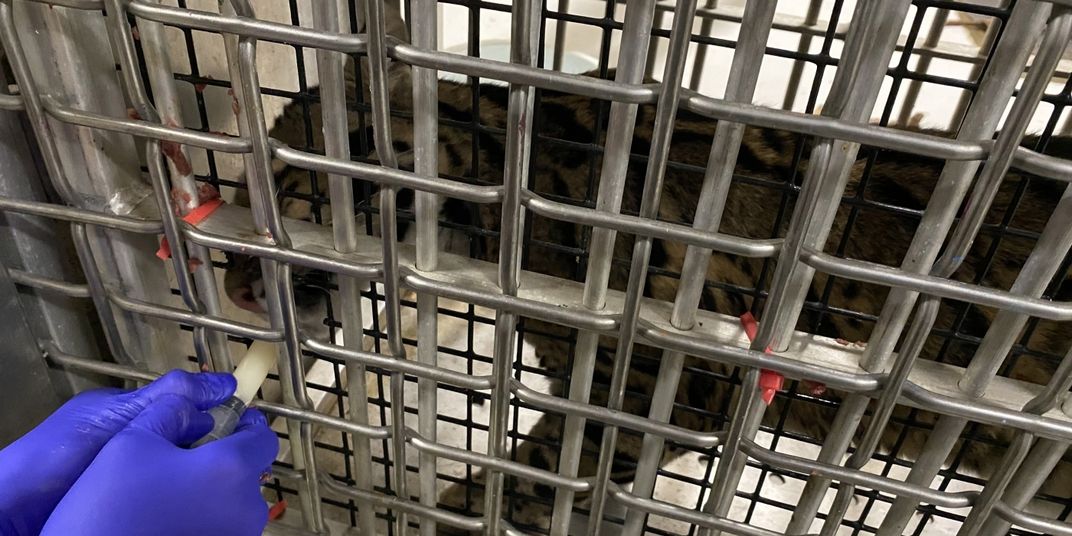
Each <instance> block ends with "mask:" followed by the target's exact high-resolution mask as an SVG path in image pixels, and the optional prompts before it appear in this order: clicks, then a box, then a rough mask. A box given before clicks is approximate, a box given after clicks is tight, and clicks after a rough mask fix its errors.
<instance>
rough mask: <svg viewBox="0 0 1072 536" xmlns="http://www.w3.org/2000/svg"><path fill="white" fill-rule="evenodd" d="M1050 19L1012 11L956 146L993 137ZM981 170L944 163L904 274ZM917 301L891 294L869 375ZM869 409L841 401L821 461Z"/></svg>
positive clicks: (836, 457)
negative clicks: (835, 424) (1037, 39)
mask: <svg viewBox="0 0 1072 536" xmlns="http://www.w3.org/2000/svg"><path fill="white" fill-rule="evenodd" d="M1048 13H1049V7H1048V6H1044V5H1038V4H1036V3H1034V2H1033V1H1031V0H1029V1H1028V2H1021V3H1018V4H1017V5H1016V6H1015V7H1014V8H1013V11H1012V15H1011V16H1010V19H1009V21H1008V24H1007V27H1006V28H1005V30H1004V37H1003V38H1002V40H1001V41H1000V42H999V43H998V44H997V47H996V48H995V50H994V52H993V61H994V62H996V63H994V64H995V65H1002V66H1003V67H1002V68H1001V69H990V70H988V71H987V72H986V73H985V74H984V77H983V79H982V81H981V82H980V87H979V90H978V92H977V93H976V94H975V96H974V98H973V100H972V106H971V107H970V108H969V109H968V112H967V114H966V116H965V119H964V121H963V123H962V124H961V126H960V129H959V130H958V132H957V137H956V139H957V141H960V140H969V139H986V138H990V137H992V136H993V134H994V132H995V131H996V130H997V127H998V121H999V120H1000V116H1001V111H999V110H998V109H999V108H1002V107H1004V105H1005V103H1006V102H1007V101H1008V99H1009V97H1010V96H1011V94H1012V91H1013V89H1014V87H1015V84H1016V82H1017V81H1018V80H1019V78H1020V73H1022V72H1023V68H1024V66H1025V65H1026V64H1027V58H1028V55H1029V54H1030V52H1031V49H1032V48H1033V46H1034V42H1035V39H1034V37H1035V36H1037V35H1039V33H1040V32H1041V29H1042V27H1043V26H1044V24H1045V21H1046V18H1047V17H1048ZM1006 66H1007V67H1006ZM977 169H978V162H973V161H964V162H947V163H946V165H945V166H944V168H943V169H942V173H941V175H940V176H939V178H938V182H937V185H936V187H935V189H934V193H932V195H931V199H930V202H929V203H928V206H927V209H926V210H925V211H924V213H923V218H922V220H921V221H920V223H919V227H918V228H917V230H916V234H915V236H914V237H913V240H912V243H911V244H910V245H909V248H908V252H907V253H906V255H905V258H904V261H903V262H902V264H901V269H902V270H904V272H905V273H926V272H927V271H928V270H929V269H930V267H931V265H932V264H933V262H934V260H935V259H936V258H937V255H938V251H939V247H940V246H941V244H942V240H941V239H936V238H944V237H945V236H946V235H947V234H948V233H949V230H950V228H951V226H952V224H953V218H954V216H955V212H956V209H957V207H959V206H960V203H961V201H962V200H963V198H964V196H965V195H966V193H967V191H968V188H969V187H970V185H971V180H972V178H973V176H974V175H975V172H976V170H977ZM916 297H917V295H916V294H914V293H911V292H907V291H904V290H902V289H898V288H894V289H892V290H891V291H890V294H889V296H888V297H887V299H886V302H885V304H884V305H883V309H882V312H881V313H880V315H879V321H878V322H876V324H875V329H874V330H873V331H872V334H871V338H870V339H869V341H868V344H867V348H866V350H865V354H864V362H863V367H864V368H865V369H866V370H868V371H871V372H881V371H884V370H886V368H888V363H889V360H890V359H891V355H892V353H893V349H894V346H895V345H896V344H897V341H898V339H899V338H900V336H901V331H902V330H903V328H904V326H905V324H906V322H907V321H908V315H909V312H910V311H911V310H912V307H913V306H914V304H915V300H916ZM866 407H867V400H866V399H864V398H856V397H852V396H850V397H848V398H846V399H845V400H844V401H843V405H842V407H841V408H840V409H839V411H838V414H837V417H836V421H837V424H838V426H836V427H834V428H833V430H834V432H833V433H831V434H830V436H829V437H827V439H826V441H825V442H824V444H823V448H822V451H821V452H820V454H819V460H820V461H823V462H825V463H837V462H840V461H841V458H842V457H843V456H844V454H845V452H846V450H848V447H849V441H850V440H851V438H852V434H853V431H854V430H855V429H856V426H857V424H858V423H859V422H860V419H861V418H862V417H863V413H864V410H865V409H866ZM932 457H933V458H935V459H937V458H939V457H941V460H939V461H938V462H937V463H941V461H944V459H945V455H944V454H941V453H928V452H925V453H924V454H923V458H922V459H921V460H917V465H919V464H921V463H926V462H927V461H929V460H930V458H932ZM926 483H929V481H928V482H926ZM828 485H829V481H828V480H825V479H822V478H819V477H813V478H810V479H809V481H808V484H807V485H806V486H805V490H804V492H803V493H802V495H801V499H800V503H799V505H798V508H797V510H796V511H795V512H794V513H793V519H792V520H791V522H790V524H789V530H788V533H789V534H802V533H804V532H805V531H807V530H808V528H809V527H810V525H811V522H812V520H813V519H814V518H815V514H816V512H817V511H818V508H819V503H820V501H821V500H822V498H823V496H824V495H825V492H826V488H827V487H828ZM895 532H896V531H895Z"/></svg>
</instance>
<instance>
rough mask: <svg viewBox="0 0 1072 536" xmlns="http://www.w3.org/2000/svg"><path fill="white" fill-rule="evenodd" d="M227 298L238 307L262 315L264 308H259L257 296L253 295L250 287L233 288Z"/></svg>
mask: <svg viewBox="0 0 1072 536" xmlns="http://www.w3.org/2000/svg"><path fill="white" fill-rule="evenodd" d="M229 296H230V298H231V301H232V302H234V304H235V305H237V306H238V307H240V308H242V309H245V310H247V311H252V312H254V313H258V314H264V307H261V304H260V303H258V302H257V295H256V294H255V293H254V291H253V287H252V286H249V285H243V286H240V287H236V288H233V289H231V291H230V293H229Z"/></svg>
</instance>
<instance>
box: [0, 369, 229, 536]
mask: <svg viewBox="0 0 1072 536" xmlns="http://www.w3.org/2000/svg"><path fill="white" fill-rule="evenodd" d="M234 390H235V379H234V377H233V376H231V375H230V374H209V373H203V374H191V373H189V372H184V371H181V370H174V371H171V372H169V373H167V374H165V375H163V376H161V377H160V378H158V379H157V380H156V381H154V382H152V383H150V384H149V385H146V386H145V387H142V388H141V389H138V390H136V391H123V390H121V389H98V390H94V391H86V392H84V393H81V394H79V395H78V396H75V397H74V398H72V399H71V400H69V401H67V403H66V404H64V405H63V406H62V407H60V409H58V410H56V412H55V413H53V414H52V415H50V416H49V417H48V418H47V419H45V420H44V422H42V423H41V424H40V425H38V426H37V428H34V429H33V430H31V431H30V432H29V433H28V434H26V435H24V436H22V437H21V438H19V439H18V440H17V441H15V442H14V443H12V444H10V445H8V446H7V447H6V448H5V449H3V450H0V534H3V535H5V536H7V535H9V534H12V535H19V536H22V535H36V534H37V533H38V532H40V531H41V527H43V526H44V524H45V521H46V520H47V519H48V516H49V514H51V513H52V510H53V509H54V508H55V507H56V505H57V504H58V503H59V502H60V499H62V498H63V495H64V494H65V493H67V490H68V488H70V487H71V485H72V484H74V483H75V480H77V479H78V476H79V475H81V474H82V471H84V470H85V469H86V467H88V466H89V464H90V462H92V461H93V458H94V457H96V456H97V453H98V452H100V450H101V448H102V447H104V445H105V443H107V442H108V440H110V439H112V436H114V435H115V434H116V433H118V432H119V431H120V430H122V429H124V428H125V427H126V426H127V425H128V424H129V423H130V422H131V420H132V419H134V418H135V417H137V416H138V414H139V413H141V412H142V410H144V409H145V408H146V407H148V406H149V405H150V404H152V403H153V402H155V401H156V400H159V399H160V398H161V397H165V396H181V397H184V398H186V399H188V400H190V401H191V403H192V404H193V405H194V406H195V407H197V408H199V409H208V408H211V407H213V406H216V405H218V404H220V403H221V402H223V401H225V400H227V399H228V398H229V397H230V396H231V394H233V393H234Z"/></svg>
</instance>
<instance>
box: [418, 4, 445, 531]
mask: <svg viewBox="0 0 1072 536" xmlns="http://www.w3.org/2000/svg"><path fill="white" fill-rule="evenodd" d="M437 7H438V4H437V3H436V2H435V1H434V0H415V1H414V2H413V5H412V8H413V9H412V11H411V25H412V34H413V35H412V43H413V46H415V47H418V48H421V49H424V50H435V49H436V43H437V41H438V34H437V28H438V26H439V24H438V17H437V9H436V8H437ZM412 77H413V170H414V173H415V174H417V175H423V176H432V177H438V175H439V80H438V76H437V71H436V70H435V69H427V68H424V67H416V68H413V69H412ZM440 201H441V200H440V199H439V197H438V196H436V195H435V194H432V193H429V192H423V191H417V192H416V195H415V201H414V203H415V204H416V206H415V208H416V218H417V251H416V256H417V258H416V263H415V267H416V269H417V270H421V271H434V270H435V269H436V266H437V264H438V260H439V240H438V237H439V203H440ZM438 319H439V300H438V298H437V297H436V296H435V295H434V294H423V293H422V294H418V295H417V361H418V362H419V363H421V364H424V365H428V366H430V367H435V366H436V363H437V362H438V361H439V359H438V352H439V341H438V339H439V321H438ZM437 389H438V387H437V385H436V381H435V380H434V379H432V378H420V379H418V380H417V391H418V392H417V420H418V424H417V426H418V428H419V429H420V434H421V436H422V437H424V438H426V439H427V440H428V441H431V442H434V441H435V440H436V436H437V430H436V419H437V415H438V407H439V406H438V402H437V401H438V396H437V392H436V391H437ZM418 464H419V469H418V472H419V474H420V502H421V504H423V505H425V506H428V507H432V508H434V507H435V506H436V503H437V500H436V499H437V495H438V490H437V488H436V452H434V451H432V450H428V449H425V450H421V451H420V459H419V461H418ZM420 532H421V536H435V534H436V526H435V522H434V521H433V520H431V519H424V520H422V521H421V527H420Z"/></svg>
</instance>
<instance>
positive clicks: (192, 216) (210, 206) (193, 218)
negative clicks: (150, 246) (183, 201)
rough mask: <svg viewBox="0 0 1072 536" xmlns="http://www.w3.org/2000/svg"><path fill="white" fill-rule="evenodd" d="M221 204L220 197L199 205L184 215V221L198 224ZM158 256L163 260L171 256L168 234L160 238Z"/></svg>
mask: <svg viewBox="0 0 1072 536" xmlns="http://www.w3.org/2000/svg"><path fill="white" fill-rule="evenodd" d="M220 205H223V199H220V198H218V197H217V198H216V199H212V200H209V201H206V202H205V203H204V204H202V205H199V206H198V207H197V208H195V209H193V210H191V211H190V212H188V213H187V214H186V215H185V216H183V217H182V221H184V222H186V223H189V224H190V225H197V224H199V223H201V222H203V221H205V218H208V217H209V215H211V214H212V213H213V212H215V211H216V209H218V208H220ZM156 256H157V257H159V258H160V260H163V261H166V260H168V259H170V258H171V246H170V245H169V244H168V240H167V237H166V236H165V237H162V238H161V239H160V249H158V250H156Z"/></svg>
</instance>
